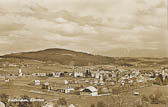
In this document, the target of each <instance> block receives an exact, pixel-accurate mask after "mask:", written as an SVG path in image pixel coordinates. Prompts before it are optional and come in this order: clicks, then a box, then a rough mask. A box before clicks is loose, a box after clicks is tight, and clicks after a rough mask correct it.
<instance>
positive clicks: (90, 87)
mask: <svg viewBox="0 0 168 107" xmlns="http://www.w3.org/2000/svg"><path fill="white" fill-rule="evenodd" d="M85 89H88V90H90V91H91V92H96V91H98V90H97V89H96V88H95V87H93V86H89V87H87V88H84V89H81V90H80V91H83V90H85Z"/></svg>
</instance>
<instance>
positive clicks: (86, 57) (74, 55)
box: [1, 48, 168, 66]
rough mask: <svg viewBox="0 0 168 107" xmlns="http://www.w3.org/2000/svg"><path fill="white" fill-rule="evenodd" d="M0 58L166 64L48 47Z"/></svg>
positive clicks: (81, 63) (82, 63) (158, 60)
mask: <svg viewBox="0 0 168 107" xmlns="http://www.w3.org/2000/svg"><path fill="white" fill-rule="evenodd" d="M1 57H2V58H6V59H7V58H16V59H29V60H39V61H44V62H47V63H59V64H63V65H75V66H87V65H110V64H113V65H116V66H118V65H119V66H120V65H121V66H135V65H136V64H146V65H147V66H148V65H153V64H154V63H156V64H157V65H167V62H168V58H148V57H107V56H101V55H93V54H88V53H84V52H76V51H72V50H67V49H59V48H50V49H45V50H40V51H33V52H21V53H12V54H7V55H4V56H1Z"/></svg>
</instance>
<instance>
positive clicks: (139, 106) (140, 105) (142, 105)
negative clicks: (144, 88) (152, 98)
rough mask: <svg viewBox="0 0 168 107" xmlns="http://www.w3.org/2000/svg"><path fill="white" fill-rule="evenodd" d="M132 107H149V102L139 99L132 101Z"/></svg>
mask: <svg viewBox="0 0 168 107" xmlns="http://www.w3.org/2000/svg"><path fill="white" fill-rule="evenodd" d="M133 107H149V104H148V103H147V102H144V101H141V100H139V101H136V102H134V104H133Z"/></svg>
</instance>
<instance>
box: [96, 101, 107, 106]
mask: <svg viewBox="0 0 168 107" xmlns="http://www.w3.org/2000/svg"><path fill="white" fill-rule="evenodd" d="M97 107H106V104H105V103H104V102H103V101H99V102H97Z"/></svg>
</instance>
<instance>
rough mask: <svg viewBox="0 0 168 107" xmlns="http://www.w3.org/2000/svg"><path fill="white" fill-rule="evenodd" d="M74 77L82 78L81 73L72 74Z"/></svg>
mask: <svg viewBox="0 0 168 107" xmlns="http://www.w3.org/2000/svg"><path fill="white" fill-rule="evenodd" d="M74 77H83V73H82V72H74Z"/></svg>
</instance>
